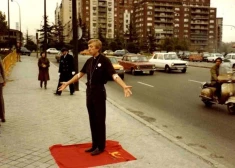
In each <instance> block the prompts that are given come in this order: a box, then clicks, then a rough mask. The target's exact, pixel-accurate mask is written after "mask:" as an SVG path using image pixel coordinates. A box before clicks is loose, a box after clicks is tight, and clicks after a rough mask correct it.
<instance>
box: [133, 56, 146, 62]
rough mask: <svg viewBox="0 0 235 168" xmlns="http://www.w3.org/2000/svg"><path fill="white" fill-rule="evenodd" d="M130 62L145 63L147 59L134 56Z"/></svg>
mask: <svg viewBox="0 0 235 168" xmlns="http://www.w3.org/2000/svg"><path fill="white" fill-rule="evenodd" d="M131 61H132V62H146V61H148V59H147V58H146V57H145V56H136V57H131Z"/></svg>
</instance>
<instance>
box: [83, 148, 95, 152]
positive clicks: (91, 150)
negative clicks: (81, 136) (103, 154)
mask: <svg viewBox="0 0 235 168" xmlns="http://www.w3.org/2000/svg"><path fill="white" fill-rule="evenodd" d="M95 149H96V148H89V149H86V150H85V152H93V151H94V150H95Z"/></svg>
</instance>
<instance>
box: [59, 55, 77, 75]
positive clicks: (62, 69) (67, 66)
mask: <svg viewBox="0 0 235 168" xmlns="http://www.w3.org/2000/svg"><path fill="white" fill-rule="evenodd" d="M73 71H75V69H74V59H73V56H72V55H70V54H67V55H66V56H65V57H64V56H61V57H60V65H59V73H70V74H71V73H72V72H73Z"/></svg>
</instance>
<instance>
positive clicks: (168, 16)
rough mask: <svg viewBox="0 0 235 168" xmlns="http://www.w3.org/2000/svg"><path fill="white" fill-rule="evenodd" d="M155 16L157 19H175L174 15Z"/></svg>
mask: <svg viewBox="0 0 235 168" xmlns="http://www.w3.org/2000/svg"><path fill="white" fill-rule="evenodd" d="M154 16H155V18H156V17H157V18H173V17H174V15H159V14H156V15H154Z"/></svg>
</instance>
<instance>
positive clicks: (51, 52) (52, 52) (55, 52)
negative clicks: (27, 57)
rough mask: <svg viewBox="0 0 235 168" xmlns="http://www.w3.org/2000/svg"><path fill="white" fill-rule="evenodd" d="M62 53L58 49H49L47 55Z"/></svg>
mask: <svg viewBox="0 0 235 168" xmlns="http://www.w3.org/2000/svg"><path fill="white" fill-rule="evenodd" d="M59 52H60V51H58V50H57V49H56V48H48V49H47V53H48V54H58V53H59Z"/></svg>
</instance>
